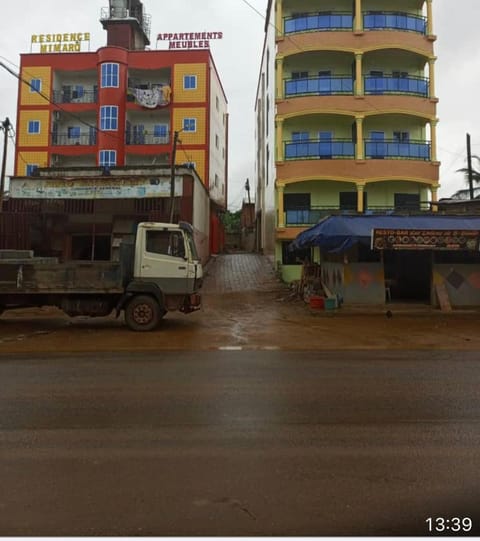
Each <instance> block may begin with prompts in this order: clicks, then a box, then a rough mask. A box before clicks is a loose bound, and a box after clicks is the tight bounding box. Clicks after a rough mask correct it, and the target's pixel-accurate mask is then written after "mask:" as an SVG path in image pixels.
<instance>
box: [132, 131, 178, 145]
mask: <svg viewBox="0 0 480 541" xmlns="http://www.w3.org/2000/svg"><path fill="white" fill-rule="evenodd" d="M169 142H170V135H169V134H168V133H167V134H166V135H154V134H153V133H131V132H126V134H125V144H127V145H168V143H169Z"/></svg>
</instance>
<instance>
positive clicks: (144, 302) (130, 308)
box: [125, 295, 164, 331]
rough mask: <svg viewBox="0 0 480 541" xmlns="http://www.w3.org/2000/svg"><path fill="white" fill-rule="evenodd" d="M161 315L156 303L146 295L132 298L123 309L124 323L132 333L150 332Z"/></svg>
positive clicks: (162, 313) (161, 311) (161, 312)
mask: <svg viewBox="0 0 480 541" xmlns="http://www.w3.org/2000/svg"><path fill="white" fill-rule="evenodd" d="M163 315H164V311H163V310H162V309H161V308H160V306H159V304H158V302H157V301H156V300H155V299H154V298H153V297H150V296H148V295H138V296H136V297H133V298H132V299H131V300H130V302H129V303H128V304H127V307H126V308H125V322H126V323H127V325H128V326H129V327H130V329H132V330H133V331H151V330H152V329H154V328H155V327H156V326H157V325H158V324H159V322H160V319H161V318H162V317H163Z"/></svg>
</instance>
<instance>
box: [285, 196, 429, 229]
mask: <svg viewBox="0 0 480 541" xmlns="http://www.w3.org/2000/svg"><path fill="white" fill-rule="evenodd" d="M430 207H431V203H430V202H428V201H426V202H420V203H419V204H418V205H416V206H413V205H406V206H398V205H397V206H394V205H382V206H378V205H377V206H375V205H368V206H367V207H366V208H365V210H364V211H363V213H361V212H358V211H357V209H356V208H354V207H340V205H338V206H332V205H325V206H313V207H310V208H306V209H305V208H303V209H288V210H285V212H284V223H285V225H286V226H292V227H295V226H296V227H298V226H310V225H314V224H316V223H318V222H319V221H320V220H321V219H322V218H325V217H326V216H332V215H333V216H335V215H360V214H366V215H374V214H389V215H390V214H409V215H418V214H427V213H428V214H430V213H431V212H432V211H431V208H430Z"/></svg>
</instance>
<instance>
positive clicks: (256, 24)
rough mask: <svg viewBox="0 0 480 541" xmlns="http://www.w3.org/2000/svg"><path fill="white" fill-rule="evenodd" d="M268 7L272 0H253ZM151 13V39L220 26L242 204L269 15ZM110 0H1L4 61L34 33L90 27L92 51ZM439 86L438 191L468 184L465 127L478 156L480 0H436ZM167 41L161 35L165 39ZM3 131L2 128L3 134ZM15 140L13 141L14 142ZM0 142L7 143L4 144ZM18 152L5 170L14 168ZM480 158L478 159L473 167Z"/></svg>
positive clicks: (214, 5) (8, 86) (1, 105)
mask: <svg viewBox="0 0 480 541" xmlns="http://www.w3.org/2000/svg"><path fill="white" fill-rule="evenodd" d="M248 3H249V4H250V5H251V6H252V7H253V8H255V9H256V10H258V11H259V12H260V13H262V14H264V13H265V11H266V6H267V0H248ZM143 4H144V6H145V10H146V13H148V14H150V15H151V17H152V23H151V42H152V46H151V47H152V48H155V46H156V35H157V34H158V33H160V32H161V33H164V32H200V31H222V32H223V36H224V38H223V39H222V40H217V41H213V42H212V43H211V51H212V55H213V58H214V60H215V64H216V66H217V69H218V72H219V74H220V78H221V80H222V83H223V86H224V89H225V93H226V95H227V99H228V103H229V113H230V148H229V162H230V171H229V177H230V178H229V201H228V202H229V208H231V209H232V210H234V209H237V208H239V207H240V206H241V202H242V198H243V197H245V196H246V192H245V190H244V185H245V180H246V179H247V178H249V179H250V181H251V186H252V193H254V192H253V181H254V178H255V177H254V156H255V154H254V144H253V143H254V103H255V92H256V85H257V77H258V72H259V66H260V57H261V52H262V47H263V38H264V20H263V19H262V18H261V17H260V16H259V14H258V13H256V12H255V11H254V9H252V7H249V6H248V5H247V3H245V2H244V1H243V0H202V1H201V0H175V2H164V1H162V0H143ZM106 6H108V0H82V2H64V1H62V0H41V1H39V0H16V1H15V2H8V3H7V2H5V1H4V2H2V22H1V25H2V32H1V33H0V61H1V62H3V63H5V64H7V65H9V67H11V68H12V69H14V70H15V71H17V70H18V65H19V63H20V57H19V55H20V53H28V52H30V37H31V35H32V34H47V33H64V32H69V33H70V32H90V34H91V38H92V39H91V43H90V50H91V51H95V50H96V49H98V48H99V47H102V46H104V45H105V43H106V32H105V31H104V30H103V28H102V26H101V24H100V22H99V18H100V10H101V8H102V7H106ZM433 8H434V32H435V34H436V35H437V36H438V39H437V41H436V42H435V45H434V46H435V54H436V56H437V57H438V60H437V62H436V93H437V97H438V98H439V100H440V101H439V104H438V109H437V112H438V117H439V119H440V122H439V124H438V157H439V159H440V161H441V163H442V165H441V169H440V182H441V189H440V191H439V196H440V197H447V196H449V195H451V194H452V193H453V192H455V191H456V190H458V189H461V188H464V187H465V180H464V177H463V175H462V174H461V173H457V172H456V170H457V169H459V168H461V167H465V166H466V133H470V135H471V140H472V153H473V154H478V155H480V122H479V120H480V114H479V109H480V107H479V98H478V96H479V95H480V36H479V33H478V32H479V30H478V21H479V20H480V1H479V0H457V1H456V2H453V0H434V2H433ZM159 47H161V42H159ZM17 88H18V87H17V80H16V79H15V77H13V76H12V75H11V74H9V73H8V72H7V71H6V70H4V69H3V68H2V67H1V66H0V120H1V121H3V120H4V119H5V117H7V116H8V117H9V118H10V120H11V121H12V122H15V117H16V106H17ZM2 136H3V134H2ZM11 146H12V145H11ZM0 148H1V147H0ZM13 165H14V164H13V157H12V155H11V153H10V155H9V159H8V162H7V175H9V174H12V173H13ZM475 165H476V164H475V163H474V166H475Z"/></svg>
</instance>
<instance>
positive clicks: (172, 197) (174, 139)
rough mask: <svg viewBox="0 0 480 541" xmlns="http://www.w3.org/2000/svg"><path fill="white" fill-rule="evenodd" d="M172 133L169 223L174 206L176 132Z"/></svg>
mask: <svg viewBox="0 0 480 541" xmlns="http://www.w3.org/2000/svg"><path fill="white" fill-rule="evenodd" d="M179 133H180V132H178V131H176V132H174V134H173V147H172V161H171V166H170V223H173V211H174V208H175V157H176V155H177V143H178V134H179Z"/></svg>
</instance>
